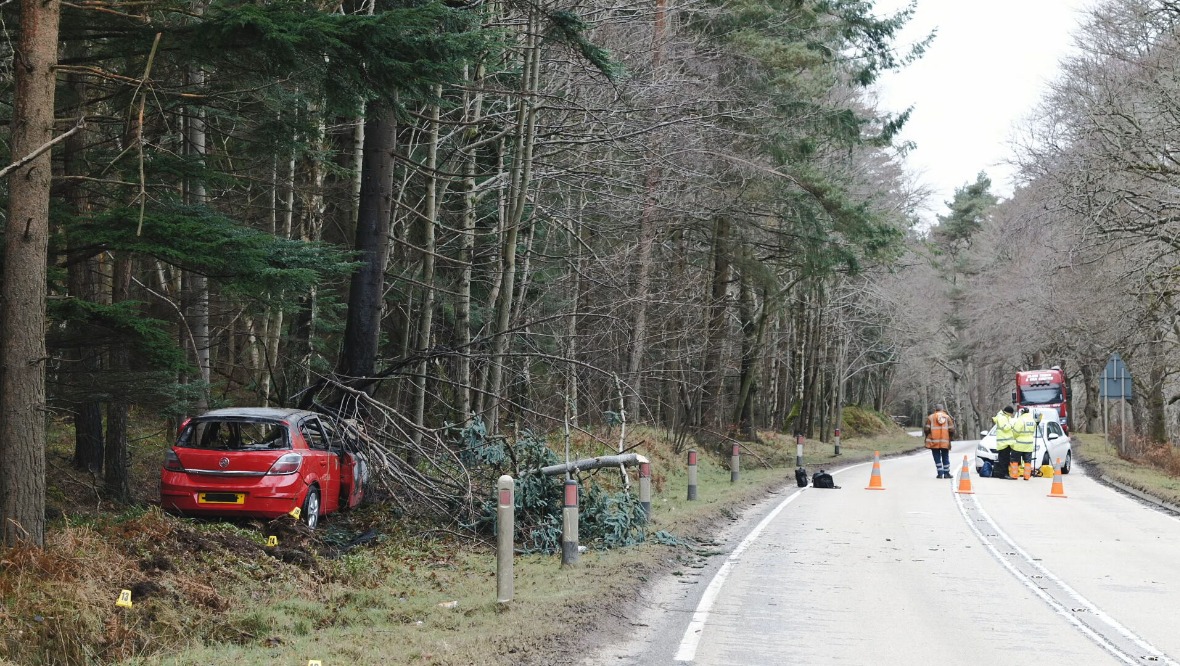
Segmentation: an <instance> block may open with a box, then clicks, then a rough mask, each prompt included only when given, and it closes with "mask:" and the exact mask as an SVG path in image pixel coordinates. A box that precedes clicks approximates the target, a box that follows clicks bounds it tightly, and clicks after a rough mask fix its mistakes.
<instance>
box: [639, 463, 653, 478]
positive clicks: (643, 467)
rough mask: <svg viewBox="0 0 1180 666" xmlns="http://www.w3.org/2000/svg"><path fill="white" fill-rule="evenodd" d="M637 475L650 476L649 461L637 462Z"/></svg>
mask: <svg viewBox="0 0 1180 666" xmlns="http://www.w3.org/2000/svg"><path fill="white" fill-rule="evenodd" d="M639 476H640V477H644V478H651V463H639Z"/></svg>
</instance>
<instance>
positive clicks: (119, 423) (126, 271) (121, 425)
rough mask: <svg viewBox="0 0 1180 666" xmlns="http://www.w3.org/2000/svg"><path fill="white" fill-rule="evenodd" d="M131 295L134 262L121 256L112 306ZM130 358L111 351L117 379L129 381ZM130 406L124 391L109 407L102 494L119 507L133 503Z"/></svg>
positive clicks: (119, 349)
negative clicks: (128, 430)
mask: <svg viewBox="0 0 1180 666" xmlns="http://www.w3.org/2000/svg"><path fill="white" fill-rule="evenodd" d="M130 291H131V259H130V258H129V257H127V256H125V255H120V256H119V257H117V258H116V259H115V270H114V279H113V281H112V285H111V302H113V303H119V302H122V301H126V300H127V299H128V297H129V295H130ZM130 360H131V356H130V354H129V353H128V350H127V349H126V347H124V346H123V345H122V344H118V345H116V346H115V347H114V349H113V350H112V351H111V370H112V371H113V372H114V373H115V376H116V377H126V376H128V375H129V373H130V370H131V362H130ZM130 409H131V405H130V401H129V400H128V399H127V396H126V393H125V391H115V393H114V398H113V399H112V400H111V402H110V403H109V404H108V405H107V435H106V439H107V442H106V452H105V456H104V460H103V462H104V465H103V494H104V495H105V496H106V497H107V499H109V500H112V501H114V502H118V503H120V504H128V503H130V502H131V454H130V447H129V445H128V441H127V421H128V415H129V413H130Z"/></svg>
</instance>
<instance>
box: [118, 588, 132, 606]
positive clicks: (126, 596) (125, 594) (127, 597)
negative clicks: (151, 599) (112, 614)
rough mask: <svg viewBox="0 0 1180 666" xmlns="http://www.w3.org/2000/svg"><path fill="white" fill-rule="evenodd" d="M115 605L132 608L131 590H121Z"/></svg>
mask: <svg viewBox="0 0 1180 666" xmlns="http://www.w3.org/2000/svg"><path fill="white" fill-rule="evenodd" d="M115 605H116V606H121V607H123V608H131V590H122V591H120V592H119V600H118V601H116V602H115Z"/></svg>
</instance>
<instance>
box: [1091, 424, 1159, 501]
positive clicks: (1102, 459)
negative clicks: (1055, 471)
mask: <svg viewBox="0 0 1180 666" xmlns="http://www.w3.org/2000/svg"><path fill="white" fill-rule="evenodd" d="M1072 439H1073V442H1074V455H1075V456H1077V458H1078V459H1079V460H1080V461H1082V462H1083V463H1084V464H1085V465H1086V466H1087V467H1088V468H1089V469H1090V470H1091V473H1092V474H1093V475H1094V476H1095V477H1099V478H1101V477H1102V476H1106V477H1108V478H1110V479H1112V480H1114V481H1117V482H1119V483H1122V484H1124V485H1127V486H1130V487H1132V488H1135V489H1136V490H1139V491H1142V492H1145V493H1147V494H1149V495H1152V496H1153V497H1156V498H1158V499H1160V500H1162V501H1164V502H1167V503H1169V504H1173V505H1177V506H1180V478H1178V477H1176V476H1174V475H1172V474H1169V473H1168V472H1167V471H1166V470H1164V469H1161V468H1159V467H1156V466H1155V465H1151V464H1148V463H1147V462H1146V461H1143V460H1138V461H1136V460H1126V459H1124V458H1122V457H1120V456H1119V455H1118V450H1117V449H1116V447H1115V446H1114V445H1113V444H1111V443H1107V441H1106V438H1105V437H1104V436H1103V435H1101V434H1096V435H1088V434H1082V435H1074V436H1073V437H1072ZM1168 448H1169V450H1168V451H1166V453H1165V455H1167V456H1172V455H1173V454H1172V452H1171V450H1170V449H1171V447H1168Z"/></svg>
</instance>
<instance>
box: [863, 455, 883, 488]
mask: <svg viewBox="0 0 1180 666" xmlns="http://www.w3.org/2000/svg"><path fill="white" fill-rule="evenodd" d="M865 490H885V486H883V485H881V452H880V451H873V475H872V476H870V477H869V485H867V486H865Z"/></svg>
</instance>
